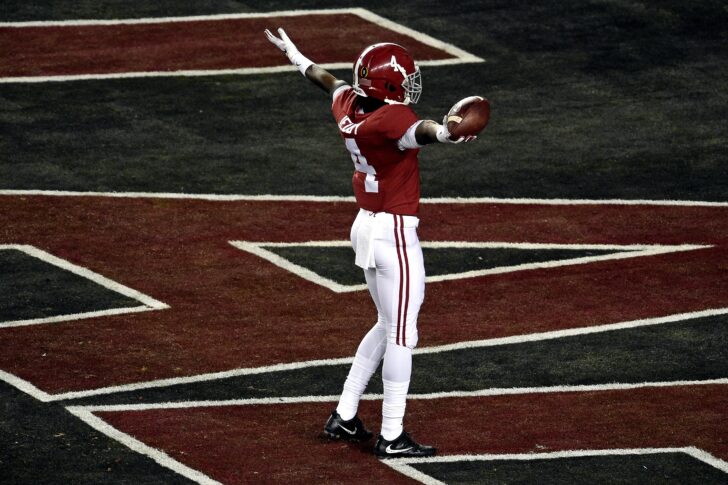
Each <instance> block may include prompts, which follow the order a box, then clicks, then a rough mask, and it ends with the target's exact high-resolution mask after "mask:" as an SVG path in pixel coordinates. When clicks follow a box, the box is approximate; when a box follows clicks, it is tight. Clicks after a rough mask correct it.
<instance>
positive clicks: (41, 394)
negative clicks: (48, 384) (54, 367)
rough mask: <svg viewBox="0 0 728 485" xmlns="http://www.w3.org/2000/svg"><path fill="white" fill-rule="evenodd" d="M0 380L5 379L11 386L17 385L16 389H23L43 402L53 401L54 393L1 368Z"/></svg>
mask: <svg viewBox="0 0 728 485" xmlns="http://www.w3.org/2000/svg"><path fill="white" fill-rule="evenodd" d="M0 381H4V382H6V383H8V384H10V385H11V386H13V387H15V388H16V389H18V390H20V391H23V392H24V393H26V394H28V395H29V396H31V397H34V398H35V399H37V400H38V401H41V402H50V401H53V395H51V394H48V393H47V392H45V391H42V390H40V389H38V388H37V387H35V386H34V385H33V384H31V383H30V382H28V381H26V380H25V379H21V378H20V377H18V376H16V375H13V374H11V373H9V372H5V371H4V370H2V369H0Z"/></svg>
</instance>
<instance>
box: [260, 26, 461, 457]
mask: <svg viewBox="0 0 728 485" xmlns="http://www.w3.org/2000/svg"><path fill="white" fill-rule="evenodd" d="M265 34H266V36H267V37H268V39H269V40H270V41H271V42H272V43H273V44H274V45H275V46H276V47H278V48H279V49H280V50H281V51H283V53H285V55H286V56H287V57H288V59H289V60H290V62H291V63H292V64H293V65H295V66H296V67H297V68H298V70H299V71H300V72H301V74H303V75H304V76H305V77H306V78H307V79H308V80H310V81H311V82H313V83H314V84H315V85H317V86H319V87H320V88H322V89H323V90H324V91H326V92H327V93H328V94H329V95H330V96H331V97H332V112H333V115H334V119H335V120H336V123H337V124H338V127H339V132H340V134H341V136H342V138H343V140H344V143H345V145H346V148H347V149H348V151H349V154H350V155H351V159H352V161H353V163H354V175H353V179H352V183H353V188H354V195H355V197H356V201H357V204H358V206H359V213H358V215H357V216H356V219H355V220H354V223H353V225H352V228H351V244H352V247H353V248H354V251H355V262H356V265H357V266H359V267H361V268H363V270H364V276H365V279H366V282H367V286H368V288H369V292H370V294H371V297H372V299H373V300H374V304H375V306H376V309H377V322H376V324H375V325H374V326H373V327H372V328H371V330H369V332H368V333H367V334H366V335H365V336H364V338H363V339H362V341H361V343H360V344H359V347H358V349H357V351H356V355H355V357H354V362H353V363H352V366H351V369H350V371H349V374H348V377H347V378H346V381H345V383H344V387H343V392H342V394H341V398H340V399H339V403H338V405H337V407H336V409H335V410H334V411H333V412H332V413H331V416H330V417H329V419H328V421H327V422H326V425H325V427H324V433H325V434H326V435H327V436H328V437H330V438H333V439H342V440H347V441H354V442H359V441H366V440H368V439H370V438H371V437H372V433H371V432H370V431H368V430H367V429H366V428H365V427H364V425H363V423H362V422H361V420H360V419H359V418H358V416H357V409H358V406H359V400H360V398H361V396H362V394H363V393H364V390H365V389H366V386H367V384H368V382H369V378H370V377H371V376H372V374H373V373H374V371H375V370H376V369H377V367H378V366H379V363H380V362H381V361H382V359H384V362H383V366H382V382H383V385H384V400H383V403H382V426H381V433H380V435H379V438H378V439H377V441H376V444H375V446H374V453H375V454H376V455H377V456H378V457H381V458H387V457H422V456H431V455H434V454H435V448H433V447H432V446H426V445H422V444H419V443H417V442H416V441H415V440H414V439H413V438H412V437H411V436H409V435H408V434H407V432H405V431H404V428H403V419H404V414H405V404H406V398H407V390H408V388H409V383H410V375H411V371H412V349H413V348H414V347H415V346H416V345H417V316H418V314H419V310H420V306H421V304H422V301H423V299H424V294H425V269H424V264H423V259H422V249H421V247H420V243H419V239H418V237H417V225H418V223H419V218H418V213H419V201H420V176H419V165H418V161H417V154H418V152H419V150H420V148H422V147H423V146H424V145H427V144H430V143H437V142H439V143H459V142H462V141H470V140H472V139H474V138H475V137H466V138H462V137H461V138H458V139H455V140H453V139H451V135H450V133H449V132H448V130H447V126H446V125H445V124H439V123H437V122H435V121H433V120H420V119H419V118H418V117H417V115H416V114H415V112H414V111H413V110H412V108H411V105H412V104H415V103H417V101H419V99H420V95H421V94H422V83H421V80H420V70H419V68H418V66H417V65H416V64H415V62H414V59H413V58H412V56H411V55H410V54H409V52H407V50H406V49H405V48H404V47H402V46H400V45H398V44H392V43H380V44H374V45H370V46H368V47H367V48H365V49H364V50H363V51H362V52H361V54H360V55H359V57H358V58H357V59H356V62H355V63H354V67H353V82H352V83H351V84H348V83H346V82H345V81H342V80H339V79H337V78H336V77H334V76H333V75H332V74H331V73H329V72H328V71H326V70H325V69H323V68H321V67H320V66H318V65H316V64H315V63H313V62H312V61H311V60H309V59H308V58H306V57H305V56H304V55H303V54H301V53H300V52H299V50H298V49H297V48H296V46H295V45H294V44H293V42H291V39H290V38H289V37H288V36H287V35H286V33H285V32H284V31H283V29H278V34H279V36H276V35H274V34H273V33H271V32H270V31H269V30H266V31H265Z"/></svg>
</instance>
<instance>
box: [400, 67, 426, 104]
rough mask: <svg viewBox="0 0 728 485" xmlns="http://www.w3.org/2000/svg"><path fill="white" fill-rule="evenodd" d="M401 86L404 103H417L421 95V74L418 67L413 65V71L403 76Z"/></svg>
mask: <svg viewBox="0 0 728 485" xmlns="http://www.w3.org/2000/svg"><path fill="white" fill-rule="evenodd" d="M402 88H403V89H404V104H410V103H412V104H417V101H419V100H420V95H422V75H421V74H420V68H419V67H417V66H415V72H413V73H412V74H410V75H408V76H405V78H404V81H402Z"/></svg>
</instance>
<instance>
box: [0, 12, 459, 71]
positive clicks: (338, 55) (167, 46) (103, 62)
mask: <svg viewBox="0 0 728 485" xmlns="http://www.w3.org/2000/svg"><path fill="white" fill-rule="evenodd" d="M311 25H316V26H317V28H316V29H311V28H309V27H310V26H311ZM278 27H283V28H284V29H286V32H287V33H288V34H289V36H290V37H291V38H292V39H293V41H294V42H295V43H296V45H297V46H299V48H300V49H301V50H302V52H304V53H305V54H306V56H308V57H309V58H311V59H312V60H314V61H315V62H317V63H319V64H324V63H334V62H347V63H351V62H353V61H354V59H355V58H356V56H357V55H358V54H359V52H360V51H361V49H363V48H364V47H365V46H367V45H369V44H372V43H375V42H383V41H387V42H396V43H399V44H402V45H404V46H406V47H407V49H409V50H410V52H412V54H413V56H414V57H415V58H416V59H418V60H431V59H448V58H451V57H452V56H451V55H450V54H448V53H446V52H444V51H442V50H440V49H436V48H434V47H431V46H428V45H426V44H423V43H422V42H420V41H417V40H415V39H414V38H412V37H409V36H406V35H403V34H399V33H396V32H394V31H391V30H389V29H386V28H383V27H381V26H379V25H376V24H374V23H372V22H370V21H368V20H365V19H363V18H361V17H359V16H357V15H354V14H346V13H344V14H335V15H334V14H332V15H305V16H294V17H274V16H271V17H261V18H237V19H211V20H196V21H183V22H160V23H142V24H112V25H52V26H43V27H0V45H2V46H3V48H2V49H0V77H19V76H58V75H83V74H113V73H125V72H149V71H154V72H157V71H183V70H184V71H187V70H219V69H239V68H251V67H269V66H281V65H287V64H288V61H287V59H286V58H285V56H283V55H282V54H281V52H280V51H279V50H278V49H276V48H275V47H274V46H273V45H272V44H271V43H270V42H269V41H268V40H267V39H266V38H265V35H264V34H263V31H264V30H265V29H266V28H269V29H271V30H275V29H276V28H278ZM351 39H356V42H352V41H351ZM343 40H346V42H343Z"/></svg>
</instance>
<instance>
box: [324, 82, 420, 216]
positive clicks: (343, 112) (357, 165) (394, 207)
mask: <svg viewBox="0 0 728 485" xmlns="http://www.w3.org/2000/svg"><path fill="white" fill-rule="evenodd" d="M331 111H332V112H333V114H334V118H335V119H336V123H338V125H339V132H340V133H341V136H342V137H343V138H344V142H345V143H346V148H347V149H348V150H349V153H350V154H351V159H352V160H353V161H354V169H355V172H354V176H353V177H352V185H353V186H354V195H355V196H356V201H357V204H358V205H359V207H361V208H362V209H366V210H369V211H372V212H389V213H392V214H401V215H411V216H416V215H417V214H418V211H419V203H420V170H419V163H418V161H417V154H418V153H419V149H406V150H400V148H399V147H398V145H397V141H398V140H399V139H400V138H401V137H402V135H404V134H405V133H406V132H407V130H408V129H409V127H410V126H412V125H413V124H414V123H416V122H417V121H418V118H417V115H416V114H415V112H414V111H412V108H410V107H409V106H406V105H403V104H385V105H384V106H382V107H381V108H378V109H376V110H375V111H372V112H370V113H364V112H363V111H362V110H361V109H360V108H359V107H358V106H357V95H356V93H354V91H353V90H352V88H351V86H345V87H341V88H339V89H338V91H336V92H335V97H334V101H333V104H332V106H331Z"/></svg>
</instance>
